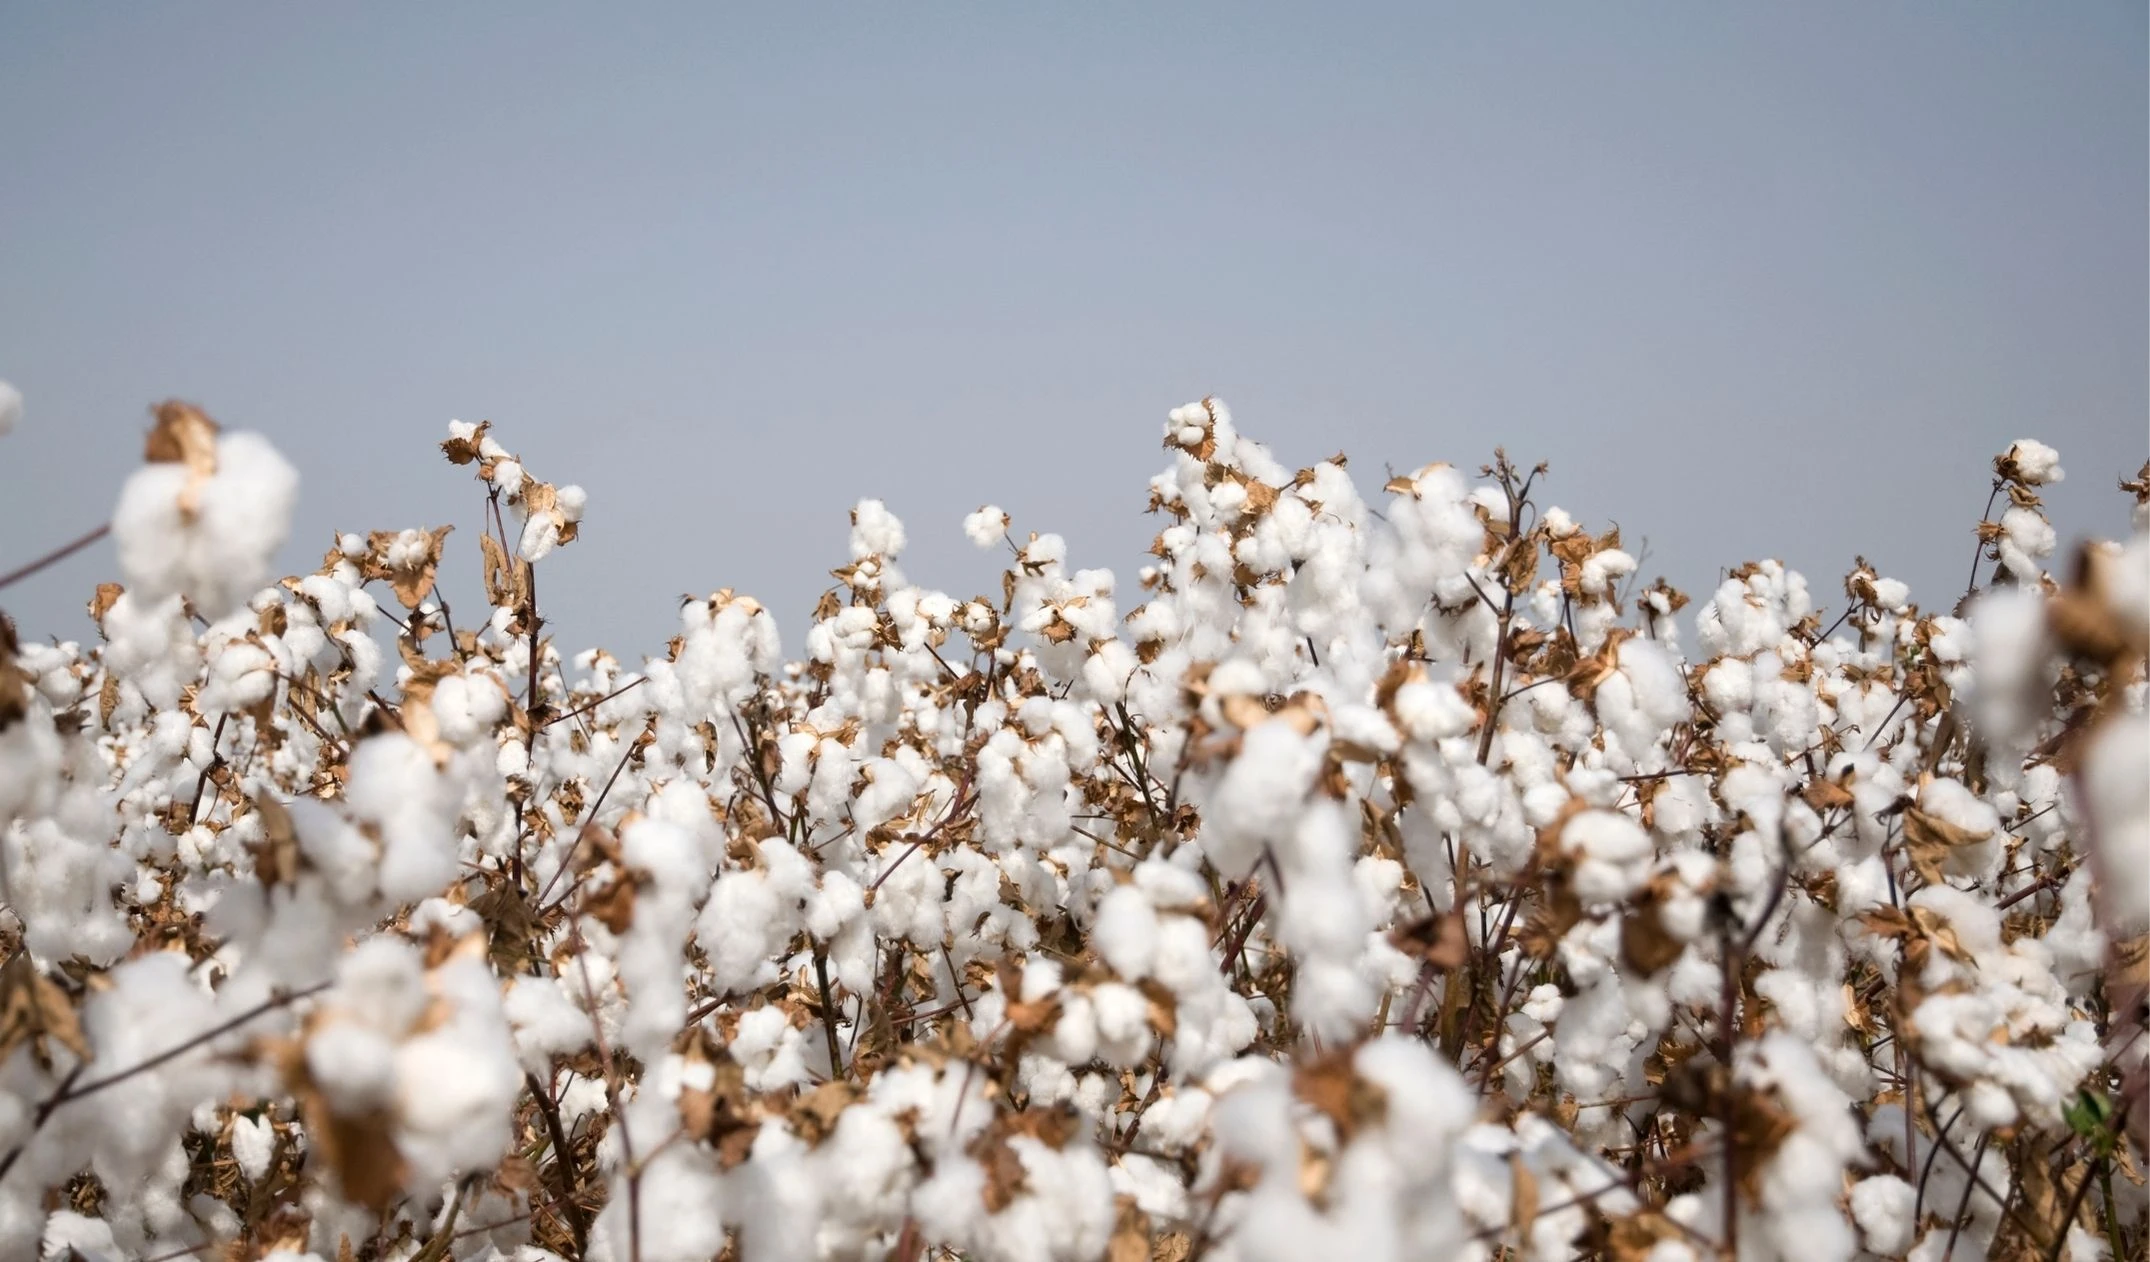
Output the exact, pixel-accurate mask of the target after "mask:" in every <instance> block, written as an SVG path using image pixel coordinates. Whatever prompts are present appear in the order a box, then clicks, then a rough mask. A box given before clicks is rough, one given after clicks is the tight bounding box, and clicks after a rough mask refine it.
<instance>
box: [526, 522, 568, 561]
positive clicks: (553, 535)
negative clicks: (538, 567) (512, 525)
mask: <svg viewBox="0 0 2150 1262" xmlns="http://www.w3.org/2000/svg"><path fill="white" fill-rule="evenodd" d="M559 546H560V523H559V521H558V520H557V519H555V518H554V517H553V515H552V514H551V513H536V514H533V515H532V516H530V517H529V518H527V519H526V520H525V521H524V522H523V532H522V534H521V535H520V536H519V537H518V538H517V539H516V542H515V554H516V555H517V556H519V557H521V558H522V559H523V560H525V561H527V562H529V563H530V564H532V565H535V564H537V563H538V562H540V561H542V560H544V559H545V558H546V557H548V556H551V555H552V550H553V549H554V548H557V547H559Z"/></svg>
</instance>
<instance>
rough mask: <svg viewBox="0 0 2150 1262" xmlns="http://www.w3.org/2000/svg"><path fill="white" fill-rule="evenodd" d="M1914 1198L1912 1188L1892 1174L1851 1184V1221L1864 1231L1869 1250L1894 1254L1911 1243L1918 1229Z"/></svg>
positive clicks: (1884, 1254)
mask: <svg viewBox="0 0 2150 1262" xmlns="http://www.w3.org/2000/svg"><path fill="white" fill-rule="evenodd" d="M1916 1199H1917V1196H1916V1189H1914V1188H1913V1187H1912V1186H1911V1185H1910V1184H1909V1183H1906V1182H1904V1181H1903V1180H1902V1179H1900V1178H1898V1177H1897V1176H1895V1175H1893V1174H1882V1175H1875V1176H1874V1177H1872V1178H1869V1179H1861V1180H1860V1181H1859V1182H1857V1183H1854V1184H1852V1186H1851V1217H1852V1221H1853V1222H1856V1223H1857V1224H1858V1225H1859V1230H1860V1231H1861V1232H1862V1233H1864V1234H1865V1237H1866V1247H1867V1249H1868V1250H1869V1251H1871V1252H1874V1253H1878V1254H1881V1255H1883V1256H1894V1255H1896V1254H1899V1253H1902V1252H1903V1251H1904V1250H1906V1249H1908V1248H1910V1247H1911V1242H1912V1240H1913V1239H1914V1238H1915V1237H1916V1236H1917V1233H1918V1223H1917V1222H1916V1221H1915V1220H1914V1218H1913V1215H1912V1208H1913V1205H1914V1202H1915V1201H1916Z"/></svg>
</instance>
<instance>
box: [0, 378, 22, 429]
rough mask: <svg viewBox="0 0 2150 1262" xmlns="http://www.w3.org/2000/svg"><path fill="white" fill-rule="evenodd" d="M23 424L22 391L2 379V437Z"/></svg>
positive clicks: (0, 415) (0, 404) (0, 410)
mask: <svg viewBox="0 0 2150 1262" xmlns="http://www.w3.org/2000/svg"><path fill="white" fill-rule="evenodd" d="M20 424H22V391H20V390H17V389H16V388H15V387H14V386H12V385H9V384H8V383H7V382H5V381H0V438H5V437H6V436H7V435H8V434H10V433H12V432H14V429H15V427H16V426H17V425H20Z"/></svg>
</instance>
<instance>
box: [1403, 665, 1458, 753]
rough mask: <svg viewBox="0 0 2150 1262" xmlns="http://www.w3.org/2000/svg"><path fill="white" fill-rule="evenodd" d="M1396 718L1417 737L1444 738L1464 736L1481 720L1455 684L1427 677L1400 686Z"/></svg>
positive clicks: (1421, 739)
mask: <svg viewBox="0 0 2150 1262" xmlns="http://www.w3.org/2000/svg"><path fill="white" fill-rule="evenodd" d="M1394 706H1395V710H1396V722H1397V724H1398V725H1399V726H1400V727H1402V728H1403V731H1404V734H1405V735H1407V736H1409V737H1410V738H1411V739H1412V740H1417V741H1426V742H1429V743H1430V742H1433V741H1442V740H1447V739H1448V738H1449V737H1451V736H1461V735H1463V734H1464V733H1465V732H1468V731H1470V730H1471V729H1472V728H1473V727H1476V726H1477V724H1478V715H1477V712H1476V711H1474V710H1472V709H1471V703H1470V702H1468V701H1465V700H1464V699H1463V694H1462V693H1459V692H1457V691H1456V689H1455V687H1454V686H1453V685H1451V684H1435V683H1428V682H1425V681H1423V680H1420V681H1417V682H1414V683H1408V684H1405V685H1404V686H1403V687H1401V688H1398V689H1397V690H1396V699H1395V702H1394Z"/></svg>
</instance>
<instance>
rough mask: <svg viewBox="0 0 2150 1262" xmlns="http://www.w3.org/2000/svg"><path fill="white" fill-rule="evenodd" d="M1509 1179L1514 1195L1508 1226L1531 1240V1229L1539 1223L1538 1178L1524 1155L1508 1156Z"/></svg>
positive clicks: (1517, 1153)
mask: <svg viewBox="0 0 2150 1262" xmlns="http://www.w3.org/2000/svg"><path fill="white" fill-rule="evenodd" d="M1508 1178H1509V1181H1510V1183H1511V1184H1512V1186H1513V1188H1514V1195H1513V1197H1512V1198H1511V1199H1510V1200H1509V1203H1508V1225H1509V1226H1511V1227H1513V1228H1515V1230H1516V1234H1517V1235H1518V1236H1519V1237H1521V1238H1522V1239H1525V1240H1528V1239H1530V1229H1531V1228H1532V1227H1533V1226H1534V1225H1536V1223H1537V1221H1538V1176H1537V1174H1536V1173H1534V1172H1533V1171H1532V1170H1531V1168H1530V1166H1529V1164H1528V1163H1527V1162H1525V1161H1524V1160H1523V1154H1522V1153H1519V1152H1511V1153H1509V1154H1508Z"/></svg>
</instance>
